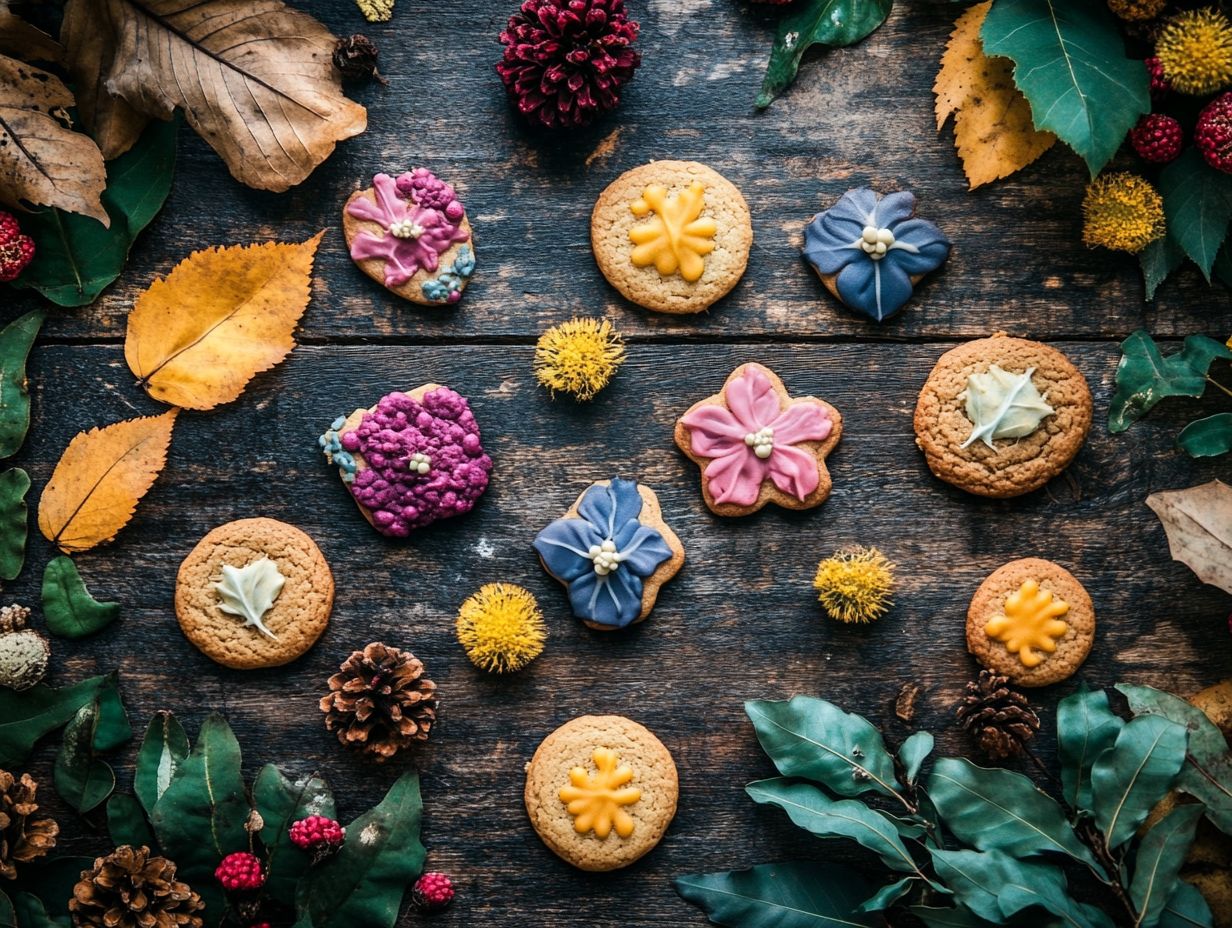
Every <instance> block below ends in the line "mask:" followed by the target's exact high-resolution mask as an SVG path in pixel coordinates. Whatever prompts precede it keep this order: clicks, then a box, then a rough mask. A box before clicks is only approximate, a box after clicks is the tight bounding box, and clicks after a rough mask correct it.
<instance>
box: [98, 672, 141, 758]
mask: <svg viewBox="0 0 1232 928" xmlns="http://www.w3.org/2000/svg"><path fill="white" fill-rule="evenodd" d="M132 736H133V726H132V725H130V724H129V722H128V713H127V712H125V711H124V700H123V699H121V698H120V688H119V686H118V685H117V680H114V679H113V680H111V681H109V682H108V683H107V684H106V685H104V686H103V688H102V690H101V691H100V692H99V694H98V725H97V726H96V727H95V729H94V750H95V751H98V752H99V753H106V752H107V751H114V750H115V749H116V748H118V747H119V746H120V745H122V744H124V743H125V742H127V741H128V739H129V738H131V737H132Z"/></svg>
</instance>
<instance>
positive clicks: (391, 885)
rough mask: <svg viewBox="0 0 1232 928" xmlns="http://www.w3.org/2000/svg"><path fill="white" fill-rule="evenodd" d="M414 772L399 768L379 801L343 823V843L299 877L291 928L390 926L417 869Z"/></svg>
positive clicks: (418, 811) (419, 809) (418, 808)
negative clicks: (307, 874)
mask: <svg viewBox="0 0 1232 928" xmlns="http://www.w3.org/2000/svg"><path fill="white" fill-rule="evenodd" d="M422 814H423V803H422V801H421V800H420V798H419V776H418V775H417V774H414V773H404V774H403V775H402V776H401V777H399V778H398V780H397V782H395V783H394V785H393V786H391V787H390V788H389V792H388V793H386V794H385V798H384V799H382V800H381V803H380V805H378V806H376V807H375V808H373V809H370V810H369V811H368V812H366V813H364V814H363V815H361V816H360V817H359V818H357V819H356V820H355V821H353V822H351V824H349V825H348V826H347V829H346V834H347V839H346V843H345V844H343V845H342V849H341V850H340V851H339V852H338V853H337V854H336V855H335V856H333V857H331V858H330V859H329V860H328V861H326V862H325V863H323V864H321V865H320V866H318V867H316V868H315V869H314V870H313V876H312V879H311V880H302V881H301V882H300V889H299V893H298V898H297V900H296V912H297V920H296V923H295V924H296V928H353V926H355V925H366V926H370V928H392V926H393V924H394V923H395V922H396V921H397V920H398V908H399V906H400V905H401V903H402V894H403V893H404V892H405V890H406V889H407V887H408V886H409V885H410V884H411V883H412V882H413V881H414V880H415V878H416V877H417V876H419V873H420V871H421V870H422V869H423V862H424V848H423V845H422V844H420V843H419V823H420V818H421V817H422Z"/></svg>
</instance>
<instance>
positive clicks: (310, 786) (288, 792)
mask: <svg viewBox="0 0 1232 928" xmlns="http://www.w3.org/2000/svg"><path fill="white" fill-rule="evenodd" d="M252 801H253V804H254V805H255V806H256V807H257V811H258V812H260V813H261V819H262V820H263V821H264V823H265V824H264V827H263V828H262V829H261V843H262V844H264V845H265V853H266V867H267V868H268V869H267V873H268V876H267V877H266V880H265V891H266V892H267V893H269V894H270V895H271V896H273V897H274V898H275V899H277V900H278V901H279V902H281V903H283V904H284V905H288V906H293V905H295V887H296V883H297V882H298V880H299V878H300V876H301V875H302V874H303V873H304V871H306V870H307V869H308V863H309V857H308V855H307V854H306V853H304V852H303V851H302V850H300V849H299V848H298V847H296V846H295V845H294V844H292V843H291V836H290V833H289V832H290V828H291V825H292V824H293V823H294V822H297V821H299V820H300V819H301V818H307V817H308V816H309V815H324V816H326V817H327V818H336V817H337V814H338V813H337V811H336V810H335V809H334V797H333V794H332V793H331V792H330V790H329V784H327V783H326V782H325V781H324V780H322V779H321V778H320V777H317V776H311V777H306V778H304V779H301V780H298V781H292V780H290V779H288V778H287V777H286V776H285V775H284V774H283V773H282V771H281V770H279V769H278V768H277V767H275V766H274V765H273V764H266V765H265V766H264V767H262V768H261V772H260V773H258V774H257V779H256V780H255V781H254V782H253V786H252Z"/></svg>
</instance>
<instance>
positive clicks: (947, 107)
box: [933, 0, 1057, 190]
mask: <svg viewBox="0 0 1232 928" xmlns="http://www.w3.org/2000/svg"><path fill="white" fill-rule="evenodd" d="M991 6H992V2H991V0H988V2H985V3H977V4H976V5H975V6H972V7H970V8H968V9H967V11H966V12H965V13H963V14H962V15H961V16H960V17H958V20H957V22H955V23H954V31H953V32H952V33H951V34H950V41H949V44H948V45H947V46H946V48H945V54H943V55H942V56H941V69H940V70H939V71H938V72H937V80H936V83H934V84H933V93H935V94H936V95H937V105H936V114H937V129H938V131H940V129H941V127H942V126H944V125H945V121H946V120H947V119H949V117H950V116H951V115H953V116H954V144H955V147H956V148H957V149H958V157H959V158H961V159H962V163H963V171H964V173H966V175H967V184H968V185H969V186H970V187H971V189H972V190H974V189H975V188H976V187H979V186H980V185H981V184H987V183H989V182H990V181H994V180H998V179H1000V178H1002V177H1008V176H1009V175H1010V174H1013V173H1014V172H1015V171H1018V170H1021V169H1022V168H1025V167H1026V166H1027V165H1028V164H1030V163H1031V162H1032V161H1034V160H1035V159H1036V158H1038V157H1039V156H1040V155H1042V154H1043V153H1044V152H1046V151H1047V150H1048V149H1049V148H1051V147H1052V143H1053V142H1055V141H1056V140H1057V137H1056V136H1055V135H1053V134H1052V133H1051V132H1038V131H1036V128H1035V122H1034V120H1033V119H1032V117H1031V104H1030V103H1028V102H1027V98H1026V97H1024V96H1023V95H1022V92H1021V91H1020V90H1019V89H1018V88H1017V87H1016V86H1015V85H1014V63H1013V62H1012V61H1010V60H1009V59H1008V58H989V57H988V56H987V55H985V54H984V46H983V44H982V43H981V42H980V27H981V26H982V25H983V24H984V17H985V16H987V15H988V10H989V8H990V7H991Z"/></svg>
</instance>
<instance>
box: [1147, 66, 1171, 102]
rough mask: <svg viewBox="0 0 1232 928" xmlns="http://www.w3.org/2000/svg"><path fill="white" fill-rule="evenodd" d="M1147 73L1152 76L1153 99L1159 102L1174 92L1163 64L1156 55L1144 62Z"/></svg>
mask: <svg viewBox="0 0 1232 928" xmlns="http://www.w3.org/2000/svg"><path fill="white" fill-rule="evenodd" d="M1143 64H1145V65H1146V73H1147V74H1149V75H1150V76H1151V99H1152V100H1158V99H1160V98H1161V97H1163V96H1164V95H1166V94H1167V93H1168V92H1169V91H1170V90H1172V84H1171V83H1169V81H1168V78H1167V77H1166V76H1165V75H1164V66H1163V63H1162V62H1161V61H1160V60H1159V59H1158V58H1157V57H1155V56H1154V55H1152V56H1151V57H1150V58H1148V59H1146V61H1144V62H1143Z"/></svg>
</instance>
